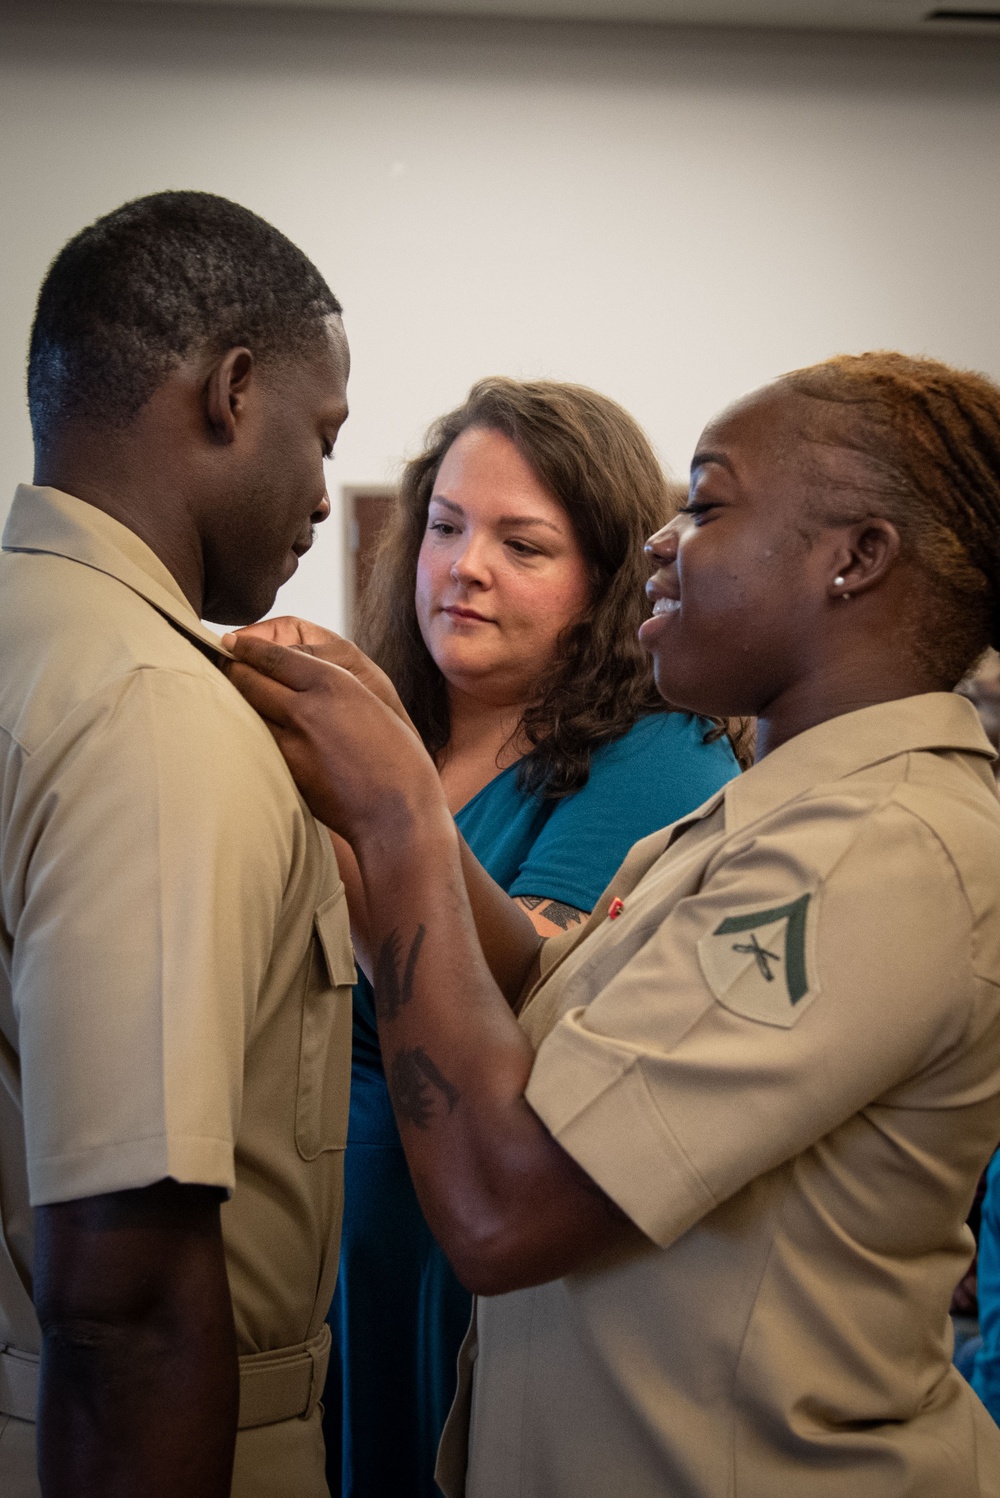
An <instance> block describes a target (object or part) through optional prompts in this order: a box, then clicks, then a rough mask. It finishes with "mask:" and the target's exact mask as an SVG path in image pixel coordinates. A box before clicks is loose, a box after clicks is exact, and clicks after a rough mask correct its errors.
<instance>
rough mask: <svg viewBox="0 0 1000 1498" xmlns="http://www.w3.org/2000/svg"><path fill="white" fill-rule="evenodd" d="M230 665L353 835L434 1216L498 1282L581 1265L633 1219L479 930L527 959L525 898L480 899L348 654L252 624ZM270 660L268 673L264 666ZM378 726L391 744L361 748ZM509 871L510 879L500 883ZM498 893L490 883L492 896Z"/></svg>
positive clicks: (399, 1108) (458, 1247) (471, 1264)
mask: <svg viewBox="0 0 1000 1498" xmlns="http://www.w3.org/2000/svg"><path fill="white" fill-rule="evenodd" d="M236 651H237V654H238V656H239V657H240V659H241V660H245V661H250V660H252V661H253V662H254V665H255V666H257V667H258V668H259V669H258V671H251V670H250V669H248V667H247V666H246V665H242V664H237V665H235V666H234V667H232V668H231V670H232V679H233V681H234V683H235V684H236V685H237V686H238V687H239V688H240V690H241V691H243V692H244V694H245V695H246V696H247V698H248V700H249V701H250V702H251V703H252V704H253V706H254V707H256V708H257V710H258V711H259V712H261V713H262V715H263V716H264V717H265V719H266V721H267V722H268V724H269V726H270V727H271V731H272V732H273V733H274V736H275V738H276V740H277V742H278V744H279V747H280V748H281V749H282V752H283V753H284V754H285V756H286V758H287V760H288V762H289V765H290V767H291V769H292V773H293V775H294V776H295V778H296V781H297V782H298V784H299V787H300V789H301V790H302V793H303V795H304V796H305V798H306V800H307V802H308V803H309V805H310V807H311V809H312V811H313V812H314V814H315V815H316V816H317V817H319V818H320V820H321V821H323V822H325V823H326V825H327V826H331V827H333V828H334V829H335V830H336V831H337V832H338V833H339V834H340V835H341V836H342V837H344V838H345V839H346V840H347V841H348V842H349V843H350V845H351V847H352V848H353V849H354V852H355V854H356V856H357V859H358V865H359V869H360V874H361V880H362V883H363V886H364V892H365V898H366V901H367V906H368V919H369V924H370V936H371V942H372V949H373V952H374V953H375V975H374V976H375V983H374V986H375V1007H376V1015H377V1018H378V1025H379V1037H380V1041H381V1045H382V1054H383V1057H384V1059H385V1066H386V1075H387V1078H388V1081H389V1089H390V1095H391V1097H392V1101H393V1107H394V1109H395V1112H396V1117H397V1120H398V1121H399V1125H400V1133H401V1136H402V1140H403V1146H404V1148H405V1150H406V1155H407V1160H408V1163H409V1166H410V1170H411V1173H412V1175H413V1179H414V1183H415V1185H416V1188H417V1193H418V1195H419V1197H420V1202H421V1205H422V1207H423V1209H424V1212H425V1214H426V1216H427V1219H428V1222H429V1224H430V1227H431V1230H432V1231H433V1233H434V1234H435V1236H436V1237H437V1239H438V1241H439V1242H440V1243H441V1245H442V1247H443V1248H444V1251H445V1253H446V1254H447V1255H448V1258H449V1259H450V1260H451V1263H452V1265H453V1266H454V1268H455V1271H456V1273H457V1274H458V1276H459V1278H460V1279H461V1280H462V1281H463V1283H464V1284H465V1285H466V1286H467V1287H468V1288H469V1289H470V1290H473V1291H475V1292H477V1293H479V1294H487V1295H494V1294H500V1293H503V1292H505V1291H508V1290H513V1289H517V1288H521V1287H523V1286H526V1285H532V1284H541V1283H543V1282H544V1281H546V1280H550V1279H555V1278H558V1277H559V1276H561V1275H564V1274H567V1273H569V1272H570V1271H571V1270H573V1269H576V1268H578V1267H580V1266H581V1265H582V1264H584V1263H586V1262H587V1261H588V1260H589V1259H591V1258H592V1257H593V1256H595V1255H596V1254H598V1253H600V1252H602V1251H603V1250H605V1249H607V1248H608V1247H609V1246H611V1245H612V1244H614V1243H616V1242H619V1241H621V1240H622V1239H623V1238H625V1237H626V1235H629V1234H631V1233H634V1232H635V1229H634V1228H632V1227H631V1225H630V1224H629V1222H628V1219H627V1218H625V1216H624V1214H622V1213H621V1212H620V1211H619V1209H618V1208H617V1207H616V1206H615V1205H614V1203H613V1202H612V1201H611V1200H610V1199H609V1198H608V1197H607V1196H606V1195H605V1193H604V1192H603V1191H602V1190H601V1189H600V1187H598V1186H597V1185H596V1184H595V1183H594V1182H593V1181H592V1180H590V1178H589V1177H588V1176H587V1175H586V1174H585V1173H584V1172H583V1171H582V1170H581V1169H580V1167H579V1166H578V1165H577V1164H576V1163H575V1161H574V1160H573V1159H572V1158H571V1157H570V1156H569V1155H568V1154H567V1153H566V1151H565V1150H563V1149H562V1147H561V1146H560V1145H559V1144H558V1143H557V1141H556V1140H555V1139H554V1138H553V1136H552V1135H551V1134H550V1133H549V1131H548V1129H546V1127H545V1125H544V1124H543V1123H542V1121H541V1120H540V1119H539V1118H538V1116H537V1114H535V1113H534V1112H533V1111H532V1109H531V1108H530V1107H529V1105H528V1103H527V1101H526V1099H525V1095H524V1094H525V1088H526V1087H527V1083H528V1078H529V1075H530V1073H531V1068H532V1064H533V1061H534V1053H533V1051H532V1047H531V1045H530V1042H529V1041H528V1039H527V1037H526V1036H525V1034H524V1032H523V1031H522V1030H521V1028H520V1026H519V1025H518V1023H517V1021H516V1019H515V1018H514V1016H513V1014H512V1013H511V1008H510V1004H509V1002H508V999H507V997H506V995H505V993H504V992H503V991H502V990H501V988H500V987H499V985H498V984H497V982H496V981H495V979H494V977H493V974H492V972H491V970H490V964H489V963H488V962H487V960H486V956H485V955H484V944H483V943H481V941H480V936H479V932H480V931H481V930H483V929H484V927H485V930H486V932H487V937H488V939H491V940H495V942H496V943H497V946H498V948H500V949H501V951H503V950H504V943H505V941H506V940H508V939H509V938H508V932H511V931H512V933H513V950H507V951H506V953H505V956H506V960H507V961H508V962H509V964H510V968H511V971H520V973H521V975H522V978H526V977H527V976H528V972H529V968H530V964H531V962H532V960H533V956H534V950H535V944H536V941H537V938H536V936H535V933H534V930H533V928H532V927H531V926H530V922H528V921H527V918H526V917H525V916H523V915H521V914H520V913H519V912H516V911H515V912H514V914H515V915H516V916H517V919H518V921H519V922H523V926H527V927H528V929H529V931H530V939H528V940H525V941H524V942H523V944H522V942H521V940H520V938H519V936H518V931H519V930H520V931H522V932H523V926H521V927H513V928H512V923H511V912H512V910H513V905H512V902H511V901H510V900H509V899H508V898H507V897H506V895H504V894H503V892H502V891H500V890H497V894H498V896H499V900H498V902H497V904H496V908H495V910H493V911H492V913H491V912H490V910H489V909H485V910H477V912H476V915H475V916H474V915H473V909H472V905H471V903H470V899H469V893H468V890H467V885H466V872H465V870H464V868H463V863H462V854H461V849H460V845H459V839H458V836H457V833H456V830H455V826H454V822H453V821H452V818H451V816H450V814H449V812H448V808H447V805H446V803H445V800H444V795H443V793H442V790H441V786H440V782H439V780H438V776H437V771H436V769H435V767H434V765H433V763H432V762H431V760H430V759H429V758H428V756H427V755H426V753H425V752H424V751H423V749H422V747H421V746H420V745H419V743H418V742H416V740H415V738H414V736H413V734H412V733H411V732H410V731H409V730H408V729H407V728H406V727H405V725H403V724H402V723H401V722H400V720H399V718H398V717H397V716H396V715H395V714H394V713H393V712H392V711H391V710H390V709H389V708H387V707H386V706H385V704H384V703H383V702H381V701H379V700H378V699H377V698H376V697H375V696H374V695H373V694H372V693H370V692H369V691H367V690H366V688H365V687H364V686H363V685H362V684H361V683H360V682H359V681H358V680H357V679H356V678H355V677H354V676H353V675H352V674H351V673H350V672H348V671H346V670H344V669H343V668H340V667H337V666H331V665H328V664H327V663H325V662H322V661H318V660H315V659H310V658H309V657H307V656H304V655H301V654H299V653H298V652H296V651H288V650H282V649H281V648H280V647H276V646H274V645H270V644H265V643H264V642H262V641H259V640H253V639H249V638H247V639H243V638H241V639H240V640H239V641H238V642H237V644H236ZM262 673H265V674H262ZM373 743H377V744H378V746H379V753H378V755H377V756H373V755H371V754H370V753H368V754H366V753H365V752H364V746H365V745H370V744H373ZM493 887H494V889H496V888H497V887H496V886H493ZM486 904H487V906H488V901H487V902H486Z"/></svg>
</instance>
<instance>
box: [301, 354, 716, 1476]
mask: <svg viewBox="0 0 1000 1498" xmlns="http://www.w3.org/2000/svg"><path fill="white" fill-rule="evenodd" d="M670 509H671V498H670V495H669V492H668V489H667V486H666V484H665V482H664V479H663V476H662V472H661V470H660V468H659V466H658V464H657V462H656V459H655V456H654V454H653V452H652V450H651V448H650V446H649V443H648V442H647V440H646V438H645V437H644V435H643V433H642V432H641V431H640V429H639V428H638V426H637V425H636V424H635V422H634V421H633V420H632V419H631V417H629V416H628V415H627V413H626V412H624V411H623V410H622V409H621V408H620V407H618V406H617V405H615V404H614V403H613V402H611V401H609V400H607V399H605V398H604V397H602V396H599V395H597V394H595V393H594V392H593V391H589V390H585V389H582V388H581V387H578V386H569V385H560V384H555V383H552V382H537V383H534V384H523V383H519V382H515V381H512V380H500V379H493V380H485V381H482V382H480V383H479V384H478V385H477V386H475V387H474V388H473V390H472V391H471V392H470V395H469V398H468V400H467V402H466V403H465V404H464V405H463V406H462V407H460V408H459V409H458V410H457V411H454V412H452V413H450V414H449V415H448V416H446V417H444V418H442V420H441V421H440V422H438V423H437V424H436V426H435V427H434V428H433V429H432V431H431V433H430V434H429V438H428V444H427V449H426V451H425V452H424V453H423V454H422V455H421V457H419V458H417V459H416V460H414V462H412V463H411V464H409V466H408V468H407V470H406V473H405V475H404V479H403V483H402V489H401V503H400V506H399V511H398V514H397V516H396V521H395V525H394V527H392V528H391V529H390V532H389V534H388V536H387V538H386V540H385V542H384V543H383V547H382V550H381V552H380V555H379V558H378V560H377V562H376V567H375V572H374V574H373V578H372V583H371V586H370V589H369V594H368V597H369V599H370V600H371V602H370V603H369V607H368V611H367V614H366V616H365V617H364V619H363V621H362V626H361V629H360V630H359V643H360V644H361V645H362V647H363V648H364V649H365V650H366V652H367V654H368V655H369V656H370V657H371V658H372V659H373V660H374V661H375V662H376V663H377V664H379V665H380V666H381V667H382V668H383V669H384V670H385V671H386V672H387V674H388V675H389V677H390V678H391V680H392V681H393V683H394V685H395V686H396V688H397V690H398V691H399V694H400V697H401V698H402V701H403V703H404V704H405V706H406V708H407V711H408V712H409V713H410V716H411V718H412V719H413V722H414V724H415V726H416V728H417V730H418V732H419V733H420V735H421V737H422V738H423V740H424V743H425V744H426V745H427V747H428V748H429V749H430V750H431V752H432V753H433V754H434V755H435V757H436V759H437V763H438V767H439V770H440V773H441V779H442V782H443V784H444V785H445V788H446V791H447V795H448V800H449V805H450V806H451V809H452V811H453V813H454V814H455V817H456V821H457V823H458V826H459V829H460V830H461V832H462V833H463V835H464V837H465V839H466V842H467V844H468V846H469V848H470V850H471V852H472V854H473V855H474V856H475V858H476V859H477V860H478V861H479V863H480V864H481V865H482V866H483V867H484V868H485V869H486V871H487V873H488V874H489V875H490V876H491V877H492V878H493V879H494V880H495V881H496V882H497V884H499V885H500V886H501V887H502V888H503V889H504V890H506V891H507V892H508V894H509V895H510V896H511V897H512V898H514V899H516V900H517V902H518V903H519V904H520V905H521V906H522V907H523V908H524V909H525V910H526V911H527V912H528V913H529V915H530V917H531V919H532V920H533V922H534V924H535V925H536V927H537V929H538V930H539V932H540V933H541V934H542V935H552V934H555V933H557V932H558V931H560V930H562V929H566V928H567V927H568V926H569V925H571V924H573V923H575V922H577V921H579V920H581V919H582V918H583V916H584V915H585V914H586V913H587V912H589V911H590V910H591V909H592V908H593V906H594V905H595V904H596V902H597V899H598V897H599V896H600V894H601V891H602V890H603V889H604V887H605V885H606V883H607V882H608V880H609V879H610V877H611V875H612V874H613V872H614V871H615V869H616V868H617V867H618V865H619V864H620V863H621V861H622V859H623V858H624V856H625V853H626V852H627V850H628V849H629V848H630V847H631V845H632V844H633V843H634V842H636V841H637V840H638V839H639V838H641V837H643V836H645V835H647V834H648V833H651V832H653V831H654V830H656V829H658V828H660V827H663V826H665V825H666V824H668V823H669V822H672V821H674V820H675V819H676V818H678V817H680V816H682V815H684V814H685V813H687V812H688V811H690V810H692V809H693V808H694V807H696V806H698V805H699V804H700V803H701V802H702V801H703V800H705V799H706V798H707V797H708V796H710V795H712V794H713V793H714V792H715V791H716V790H718V788H719V787H720V786H721V785H722V784H723V783H724V782H725V781H727V780H729V779H730V778H731V777H732V776H733V775H734V774H736V773H737V771H738V765H737V762H736V758H735V756H734V753H733V749H732V747H731V744H730V741H729V739H728V738H727V737H726V736H725V734H724V733H723V732H722V730H721V726H720V725H717V724H716V725H713V724H712V723H710V722H707V721H706V720H704V719H698V718H695V717H692V716H690V715H689V714H685V713H677V712H672V711H670V710H669V708H668V707H666V705H665V704H664V703H663V701H662V699H661V698H660V697H659V696H658V694H657V693H656V689H655V686H654V684H653V680H652V675H651V672H650V669H649V666H648V663H647V661H646V658H645V657H644V655H643V654H642V652H641V650H640V648H639V646H638V644H637V642H636V633H637V630H638V626H639V624H640V622H641V620H642V619H643V618H644V617H645V599H644V594H643V591H642V588H643V583H644V581H645V570H644V564H643V562H642V561H641V558H642V543H643V541H644V539H645V537H646V536H647V535H648V534H650V533H651V532H652V531H655V530H656V529H658V528H659V526H661V525H662V524H663V522H664V520H665V519H666V518H667V516H668V514H669V512H670ZM373 752H376V753H377V747H375V748H374V749H373ZM337 851H338V857H339V858H340V862H341V869H342V872H343V873H344V877H345V882H346V883H347V886H348V897H349V902H350V904H351V911H352V926H353V928H354V936H355V944H356V948H357V951H358V957H359V963H360V964H361V965H362V966H365V967H367V969H368V971H369V972H370V971H371V964H370V961H369V960H368V956H367V953H366V951H365V940H364V914H363V908H362V907H363V896H361V893H360V883H359V881H358V880H357V878H356V868H352V865H353V859H352V856H351V854H350V850H349V849H347V848H346V846H344V845H341V844H340V843H339V842H338V844H337ZM372 1000H373V995H372V988H371V985H370V983H369V982H368V980H367V979H366V978H364V977H362V979H361V981H360V982H359V984H358V987H357V988H356V990H355V1020H354V1054H353V1065H352V1087H351V1111H350V1126H349V1133H348V1145H347V1154H346V1162H345V1207H344V1224H343V1238H342V1249H341V1264H340V1278H339V1281H338V1285H337V1292H336V1296H335V1299H334V1303H333V1306H332V1308H331V1311H330V1316H329V1318H328V1319H329V1323H330V1327H331V1331H332V1334H333V1352H332V1357H331V1366H330V1374H329V1378H328V1381H327V1386H326V1393H325V1396H324V1404H325V1409H326V1415H325V1422H324V1424H325V1431H326V1438H327V1476H328V1481H329V1484H330V1489H331V1492H332V1493H333V1494H338V1493H339V1494H341V1495H342V1498H425V1495H426V1498H432V1495H434V1494H435V1493H436V1492H437V1489H436V1487H435V1484H434V1479H433V1471H434V1459H435V1453H436V1449H437V1444H438V1439H439V1437H440V1434H441V1428H442V1425H443V1423H444V1419H445V1416H446V1415H447V1412H448V1408H449V1405H450V1403H451V1400H452V1397H453V1394H454V1390H455V1359H456V1355H457V1351H458V1347H459V1344H460V1342H461V1340H462V1337H463V1335H464V1333H465V1330H466V1327H467V1325H468V1320H469V1311H470V1298H469V1296H468V1294H467V1293H466V1292H465V1290H463V1289H462V1287H461V1286H460V1285H459V1283H458V1281H457V1280H456V1278H455V1276H454V1275H453V1273H452V1271H451V1269H450V1267H449V1265H448V1263H447V1261H446V1260H445V1258H444V1256H443V1254H442V1253H441V1251H440V1249H439V1248H438V1247H437V1245H436V1243H435V1242H434V1240H433V1238H432V1237H431V1235H430V1232H429V1230H428V1228H427V1225H426V1223H425V1221H424V1218H423V1215H422V1213H421V1211H420V1208H419V1206H418V1204H417V1199H416V1196H415V1194H414V1191H413V1187H412V1184H411V1182H410V1177H409V1173H408V1171H407V1167H406V1162H405V1158H404V1155H403V1150H402V1146H401V1144H400V1140H399V1134H398V1131H397V1128H396V1124H395V1120H394V1117H393V1111H392V1106H391V1104H390V1101H389V1095H388V1090H387V1086H386V1079H385V1075H384V1072H383V1069H382V1063H381V1057H380V1054H379V1047H378V1040H377V1032H376V1025H375V1015H374V1011H373V1003H372Z"/></svg>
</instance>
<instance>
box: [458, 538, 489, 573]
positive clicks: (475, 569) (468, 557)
mask: <svg viewBox="0 0 1000 1498" xmlns="http://www.w3.org/2000/svg"><path fill="white" fill-rule="evenodd" d="M485 572H486V564H485V558H484V556H483V551H482V547H481V546H477V545H476V543H475V541H469V543H468V544H467V545H466V546H463V547H462V549H461V551H459V552H458V553H457V554H456V555H455V557H454V558H453V560H452V564H451V575H452V577H453V578H454V579H455V581H456V582H460V583H470V582H482V581H483V578H484V576H485Z"/></svg>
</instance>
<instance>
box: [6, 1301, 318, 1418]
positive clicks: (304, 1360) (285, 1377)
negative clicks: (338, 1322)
mask: <svg viewBox="0 0 1000 1498" xmlns="http://www.w3.org/2000/svg"><path fill="white" fill-rule="evenodd" d="M329 1361H330V1328H329V1327H328V1326H326V1325H324V1326H323V1327H321V1329H320V1330H319V1331H318V1332H317V1334H316V1336H315V1337H313V1338H312V1339H311V1340H310V1341H308V1342H300V1343H299V1344H298V1345H297V1346H296V1347H279V1348H276V1349H275V1351H273V1352H254V1353H250V1354H249V1355H248V1356H247V1357H242V1358H240V1418H239V1428H240V1430H250V1429H251V1428H252V1427H254V1426H257V1425H276V1424H277V1423H278V1421H279V1420H295V1419H297V1418H298V1419H305V1418H306V1416H308V1415H311V1414H312V1412H313V1410H314V1409H315V1408H316V1406H317V1404H319V1401H320V1399H321V1398H322V1395H323V1385H324V1383H325V1382H326V1369H327V1364H328V1363H329ZM37 1403H38V1358H37V1357H35V1356H34V1355H33V1354H32V1353H30V1352H17V1351H16V1350H15V1349H14V1348H13V1347H5V1348H2V1349H0V1415H13V1416H14V1418H15V1419H16V1420H34V1418H35V1407H36V1405H37Z"/></svg>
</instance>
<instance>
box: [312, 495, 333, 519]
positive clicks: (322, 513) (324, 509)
mask: <svg viewBox="0 0 1000 1498" xmlns="http://www.w3.org/2000/svg"><path fill="white" fill-rule="evenodd" d="M330 509H331V506H330V496H329V494H327V492H326V490H325V489H324V490H323V498H322V499H321V500H320V502H319V504H318V505H317V506H316V508H315V510H313V512H312V515H311V516H310V517H309V518H310V520H311V521H312V523H313V525H322V523H323V521H324V520H326V519H328V518H329V514H330Z"/></svg>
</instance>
